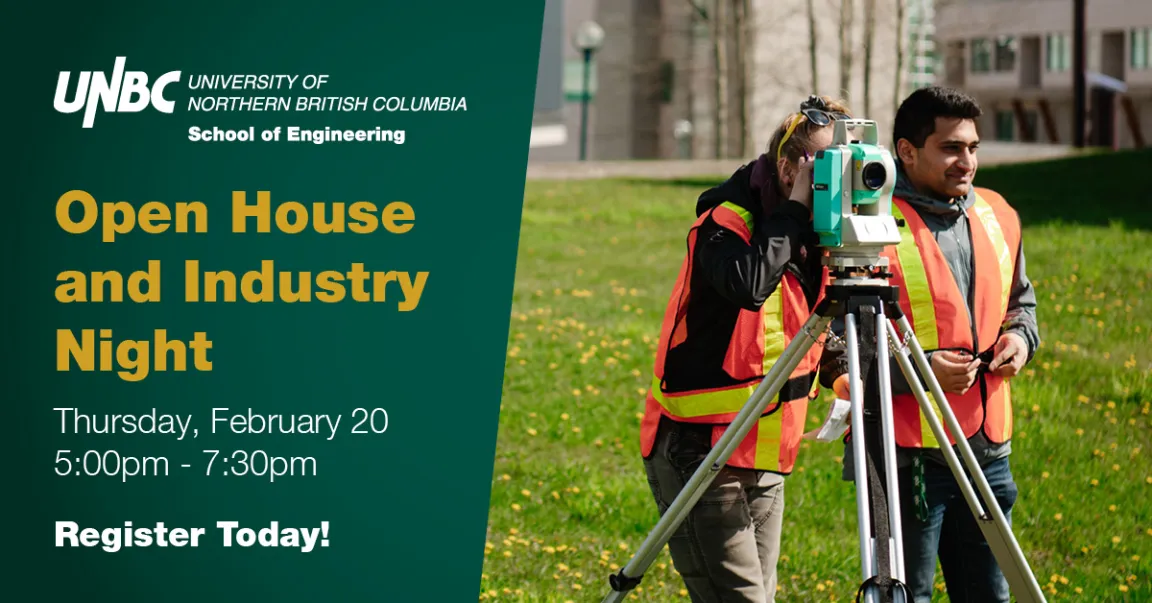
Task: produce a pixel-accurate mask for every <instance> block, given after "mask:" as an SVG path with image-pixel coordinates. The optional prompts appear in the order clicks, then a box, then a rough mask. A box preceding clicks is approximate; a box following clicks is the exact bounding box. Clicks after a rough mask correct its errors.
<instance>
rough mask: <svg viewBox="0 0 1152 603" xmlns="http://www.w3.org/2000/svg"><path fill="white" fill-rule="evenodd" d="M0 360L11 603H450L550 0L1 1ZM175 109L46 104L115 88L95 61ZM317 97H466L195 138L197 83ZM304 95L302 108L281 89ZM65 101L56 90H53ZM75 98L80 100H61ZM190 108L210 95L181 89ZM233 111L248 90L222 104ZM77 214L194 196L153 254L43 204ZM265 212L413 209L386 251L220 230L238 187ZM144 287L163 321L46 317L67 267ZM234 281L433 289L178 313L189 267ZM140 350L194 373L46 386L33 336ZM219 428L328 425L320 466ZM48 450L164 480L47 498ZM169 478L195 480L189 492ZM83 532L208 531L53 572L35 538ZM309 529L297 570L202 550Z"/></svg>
mask: <svg viewBox="0 0 1152 603" xmlns="http://www.w3.org/2000/svg"><path fill="white" fill-rule="evenodd" d="M4 12H5V15H4V18H3V22H4V29H5V32H4V36H3V37H4V43H5V46H6V49H5V57H6V59H7V60H6V63H7V66H8V69H7V70H6V74H5V75H6V80H7V81H8V82H9V83H8V84H7V85H6V86H5V92H4V95H3V100H2V101H0V102H3V103H4V106H3V108H4V116H5V128H4V130H5V133H4V137H3V141H4V144H5V146H6V147H7V148H6V150H5V153H4V156H5V157H6V158H7V159H6V160H5V163H6V169H5V170H4V174H5V180H6V182H5V184H6V186H5V200H4V204H5V208H6V211H5V219H4V221H3V222H4V225H3V228H4V230H3V235H2V241H0V244H2V245H3V250H4V266H3V269H4V274H5V278H4V283H5V286H4V292H3V300H4V301H3V303H4V308H3V332H2V333H0V335H2V337H3V341H4V344H5V345H4V349H5V350H6V353H5V358H4V362H3V366H4V375H3V386H2V387H3V395H2V396H0V398H2V399H3V408H4V422H3V425H4V433H3V437H2V438H0V440H2V441H3V442H4V448H5V450H4V456H3V458H4V461H5V468H6V473H7V475H6V480H5V481H4V485H3V486H2V487H0V490H2V491H3V493H4V499H5V505H4V508H5V510H6V516H7V517H8V518H9V520H10V521H11V523H12V526H11V528H10V529H9V530H6V538H5V541H6V548H7V550H8V554H7V555H6V559H7V561H5V563H4V564H3V566H2V571H3V573H4V581H5V583H6V588H5V591H6V592H5V595H4V596H3V597H2V598H3V599H5V600H12V601H73V600H101V601H123V602H136V601H141V602H142V601H172V602H178V603H179V602H186V601H187V602H192V601H197V602H199V601H216V602H219V603H225V602H232V601H281V602H286V603H291V602H296V601H470V600H474V598H475V597H476V595H477V590H478V585H479V579H480V570H481V564H482V556H483V546H484V532H485V526H486V523H487V522H486V518H487V510H488V500H489V487H490V483H491V470H492V460H493V452H494V451H493V448H494V444H495V436H496V429H497V419H498V412H499V402H500V389H501V387H500V386H501V382H502V371H503V367H504V351H505V342H506V337H507V326H508V313H509V311H510V302H511V288H512V279H513V275H514V268H515V260H516V257H515V254H516V243H517V238H518V230H519V224H520V211H521V201H522V192H523V183H524V168H525V164H526V160H527V149H528V139H529V128H530V123H531V114H532V104H533V97H534V86H535V78H536V70H537V58H538V56H539V44H540V24H541V18H542V12H543V3H540V2H524V1H521V2H504V3H501V4H500V5H499V6H498V7H497V6H496V5H493V4H491V3H472V2H426V3H425V2H371V3H369V2H365V3H360V4H351V3H342V2H322V3H314V4H304V3H292V2H289V3H262V4H260V5H259V6H256V5H250V6H249V5H242V4H241V3H228V4H219V5H209V4H205V3H190V4H180V5H173V6H169V7H158V6H156V5H155V4H153V3H143V2H139V3H120V4H118V5H115V6H113V5H110V4H107V3H86V4H76V5H74V6H67V5H59V4H56V3H42V4H33V3H22V4H18V5H14V6H10V7H7V8H6V9H5V11H4ZM119 55H122V56H126V57H127V69H128V70H141V71H145V72H148V73H149V74H150V76H151V77H152V78H155V77H157V76H158V75H159V74H161V73H164V72H167V71H170V70H182V71H183V79H182V81H181V82H180V83H179V84H178V85H175V86H171V87H170V88H169V93H168V97H169V98H175V100H176V104H177V111H176V113H175V114H173V115H165V114H161V113H158V112H156V111H153V110H147V111H145V112H143V113H136V114H113V113H100V114H98V115H97V117H96V121H95V127H94V128H92V129H82V128H81V127H80V124H81V120H82V115H81V114H71V115H62V114H59V113H56V112H55V111H54V110H53V108H52V98H53V95H54V93H55V88H56V78H57V75H58V73H59V72H60V71H72V72H73V73H74V75H73V78H75V72H78V71H81V70H94V71H107V72H109V73H111V71H112V68H113V64H114V60H115V57H116V56H119ZM198 73H210V74H230V73H237V74H246V73H253V74H298V75H301V76H303V75H305V74H309V73H318V74H326V75H328V76H329V81H328V83H327V84H326V85H325V86H324V87H322V88H321V89H320V90H319V91H315V92H306V91H300V90H292V91H287V90H282V91H269V92H268V94H276V95H286V96H296V95H298V94H316V95H332V96H368V97H375V96H450V97H461V96H463V97H466V98H467V111H458V112H442V113H431V112H423V113H387V112H383V113H374V112H372V111H367V112H356V113H336V112H328V113H317V112H311V113H296V112H290V113H279V112H234V113H226V112H215V113H189V112H188V111H187V110H186V106H187V98H188V96H189V95H190V94H192V93H193V92H190V91H189V90H188V89H187V82H188V79H189V77H190V76H191V75H192V74H198ZM299 81H300V80H298V81H297V84H298V85H299ZM73 82H75V79H73ZM73 85H74V83H73ZM195 94H198V95H199V94H202V92H195ZM232 94H250V93H247V92H246V93H232ZM293 124H295V125H300V126H304V127H319V128H323V127H324V126H332V127H334V128H336V127H353V128H371V127H375V126H380V127H382V128H403V129H405V130H406V135H407V141H406V144H404V145H391V144H379V143H377V144H373V143H367V142H364V143H330V144H323V145H313V144H307V143H294V144H289V143H279V144H269V143H262V142H252V143H192V142H189V141H188V140H187V139H186V132H187V129H188V127H189V126H192V125H202V126H205V127H211V126H213V125H215V126H219V127H221V128H237V127H246V126H249V125H252V126H256V127H257V131H259V130H260V129H261V128H264V127H273V126H276V125H280V126H287V125H293ZM71 189H83V190H86V191H88V192H90V193H91V194H92V195H94V196H95V198H96V200H97V201H98V202H104V201H120V200H124V201H129V202H131V203H132V204H133V205H136V206H139V205H140V204H142V203H144V202H146V201H149V200H159V201H165V202H168V203H175V202H177V201H190V200H199V201H203V202H204V203H206V204H207V205H208V207H209V232H208V233H207V234H202V235H196V234H177V233H166V234H163V235H148V234H145V233H142V232H140V231H136V232H134V233H132V234H129V235H127V236H123V237H122V238H121V239H120V240H119V241H117V242H116V243H114V244H105V243H101V242H100V241H99V239H98V236H97V235H95V234H89V235H83V236H73V235H68V234H66V233H64V232H63V231H61V230H60V229H59V228H58V226H57V225H56V222H55V217H54V204H55V201H56V199H57V198H58V197H59V196H60V195H61V194H63V193H64V192H66V191H68V190H71ZM234 189H242V190H245V191H248V194H249V196H250V197H251V198H253V199H254V198H255V194H256V191H258V190H270V191H272V195H273V202H274V204H275V203H276V202H277V201H286V200H298V201H302V202H306V203H311V202H313V201H329V202H331V201H344V202H348V203H351V202H354V201H358V200H367V201H372V202H374V203H376V204H377V205H379V206H383V205H385V204H387V203H388V202H391V201H396V200H400V201H405V202H407V203H409V204H411V205H412V207H413V208H414V210H415V213H416V221H415V227H414V228H413V229H412V230H411V231H410V232H409V233H407V234H402V235H395V234H390V233H388V232H386V231H384V230H383V229H381V230H379V231H377V233H375V234H372V235H353V234H345V235H329V236H320V235H316V234H312V235H308V234H302V235H295V236H288V235H283V234H268V235H258V234H247V235H236V234H232V233H231V232H230V227H231V217H230V214H229V210H230V203H231V191H232V190H234ZM150 259H155V260H160V261H161V262H162V275H163V278H162V282H163V285H162V292H163V295H164V299H163V302H162V303H159V304H143V305H141V304H132V303H124V304H112V303H104V304H69V305H63V304H58V303H56V301H55V299H54V289H55V285H56V282H55V279H56V275H57V274H58V273H59V272H60V271H63V270H85V271H91V270H119V271H122V272H123V273H125V274H128V273H130V272H131V271H134V270H138V269H144V268H145V267H146V265H147V261H148V260H150ZM185 259H199V260H200V261H201V263H202V267H203V269H206V270H207V269H219V270H232V271H234V272H236V273H237V274H243V273H244V272H245V271H247V270H254V269H257V268H259V266H260V261H261V260H264V259H271V260H274V261H275V262H276V268H277V269H278V270H287V271H313V272H315V271H321V270H339V271H344V270H348V269H349V268H350V267H351V264H352V263H353V262H363V263H364V264H365V268H366V269H367V270H401V271H409V272H413V273H415V272H418V271H428V272H430V277H429V279H428V281H427V286H426V288H425V290H424V294H423V298H422V300H421V303H420V305H419V307H418V309H417V310H416V311H413V312H407V313H403V312H398V311H397V310H396V303H395V300H389V301H388V302H386V303H383V304H357V303H351V302H349V301H345V302H343V303H339V304H324V303H319V302H312V303H308V304H298V305H287V304H282V303H273V304H245V303H236V304H222V303H218V304H185V303H183V301H182V298H183V277H182V269H183V266H182V264H183V261H184V260H185ZM59 328H73V329H83V328H95V329H100V328H110V329H113V331H114V334H115V335H116V337H117V339H119V338H139V339H147V338H148V337H150V335H151V333H152V330H153V329H157V328H164V329H168V331H169V335H170V336H171V337H176V338H185V339H190V338H191V337H192V335H193V333H194V332H195V331H205V332H206V333H207V334H208V337H209V338H210V339H211V340H212V341H213V344H214V348H213V349H212V350H211V352H210V354H211V357H212V360H213V362H214V370H213V371H212V372H208V373H198V372H192V371H189V372H183V373H180V372H167V373H159V372H157V373H153V374H152V375H150V376H149V377H148V378H147V379H145V380H144V381H142V382H139V383H130V382H126V381H123V380H121V379H119V378H117V377H116V376H115V375H114V374H110V373H80V372H69V373H58V372H56V370H55V353H56V350H55V331H56V329H59ZM58 406H67V407H78V408H80V409H82V410H84V411H87V412H89V413H141V412H146V411H148V410H149V409H151V408H157V409H159V411H160V412H166V413H175V414H191V415H193V427H194V428H198V429H199V430H200V433H199V437H197V438H196V439H186V440H184V441H176V440H175V439H174V438H172V437H168V436H162V435H140V434H130V435H123V434H122V435H115V436H90V437H81V436H75V435H70V434H61V433H60V428H59V419H58V415H56V414H55V413H54V412H52V410H51V409H52V408H54V407H58ZM213 407H228V408H231V409H233V410H234V411H236V412H242V411H244V410H246V409H248V408H253V409H255V410H256V411H257V412H263V413H281V414H296V413H315V414H319V413H331V414H337V413H339V414H341V415H343V419H342V422H341V425H340V433H339V434H338V435H337V436H336V438H335V439H333V440H332V441H326V440H325V439H324V438H323V437H322V436H309V435H299V434H297V435H267V434H265V435H233V434H224V435H215V436H213V435H211V434H210V433H208V432H209V431H210V427H211V425H210V421H209V418H210V413H211V410H210V409H211V408H213ZM357 407H364V408H369V409H370V408H374V407H382V408H385V409H387V411H388V413H389V419H390V423H389V429H388V431H387V433H385V434H383V435H379V436H373V435H351V434H349V433H348V431H349V427H350V423H351V416H350V413H351V412H352V410H353V409H354V408H357ZM205 449H218V450H221V451H222V456H223V454H224V453H227V452H230V451H233V450H245V451H257V450H260V451H264V452H266V453H268V454H270V455H283V456H312V457H314V458H315V459H316V460H317V464H318V475H316V476H315V477H296V478H284V479H283V480H282V481H281V480H278V481H276V482H275V483H269V482H268V481H267V480H261V479H259V478H255V477H224V476H222V475H220V474H219V473H220V470H219V468H220V467H221V465H220V461H219V460H217V470H215V471H214V472H213V473H215V474H216V475H213V476H211V477H206V476H205V475H204V468H205V463H206V461H207V458H208V456H207V455H205V454H204V453H203V452H202V451H203V450H205ZM58 450H71V451H73V453H72V455H70V456H73V457H74V456H79V455H81V454H82V453H83V452H84V451H87V450H98V451H104V450H115V451H117V452H118V453H120V454H122V455H139V456H144V455H149V456H165V457H167V458H168V459H169V463H170V473H171V474H170V475H169V476H167V477H138V478H135V479H129V480H128V481H127V483H121V482H119V481H117V480H114V479H111V478H102V479H101V478H91V477H75V476H70V477H58V476H56V475H55V473H54V471H53V467H54V464H53V461H54V459H55V458H56V452H57V451H58ZM183 463H189V464H191V465H192V468H190V469H184V468H181V467H180V465H181V464H183ZM58 520H73V521H77V522H80V524H81V525H82V526H90V527H97V528H104V527H115V526H120V525H123V522H125V521H132V522H133V523H134V524H135V525H137V526H144V525H148V524H152V523H154V522H157V521H163V522H165V524H166V525H168V526H171V527H205V528H209V530H208V535H207V536H208V538H207V540H206V543H205V544H204V545H203V546H201V547H200V548H198V549H191V548H183V549H179V548H168V549H162V548H155V547H153V548H128V549H123V550H121V551H120V552H118V553H114V554H113V553H106V552H103V551H101V550H99V549H72V548H63V549H61V548H55V547H54V546H53V529H54V522H55V521H58ZM220 520H235V521H239V522H242V523H244V524H247V525H251V526H253V527H259V526H260V525H266V524H267V522H270V521H273V520H275V521H278V522H280V523H281V525H282V526H291V527H297V526H299V527H318V526H319V525H320V522H321V521H324V520H327V521H329V522H330V525H331V528H330V534H329V537H330V546H329V547H327V548H318V549H316V550H315V551H313V552H311V553H307V554H304V553H301V552H299V551H296V550H291V549H282V548H240V547H236V548H231V549H225V548H222V547H220V546H219V544H218V542H219V541H218V538H217V535H218V532H217V531H216V530H215V528H214V525H215V522H216V521H220Z"/></svg>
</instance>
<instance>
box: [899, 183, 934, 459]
mask: <svg viewBox="0 0 1152 603" xmlns="http://www.w3.org/2000/svg"><path fill="white" fill-rule="evenodd" d="M892 216H893V217H894V218H896V219H898V220H899V219H903V218H904V214H903V213H901V211H900V207H899V206H898V205H896V204H895V203H893V204H892ZM900 230H901V233H900V243H899V244H898V245H896V255H897V257H898V259H899V261H900V269H901V271H902V272H903V273H904V289H905V290H906V291H905V292H906V294H907V295H908V304H909V305H910V306H911V307H912V318H911V319H910V320H909V322H911V323H912V330H913V332H915V333H916V339H917V340H919V342H920V347H921V348H923V349H924V350H925V351H929V350H935V349H936V348H938V347H940V335H939V332H938V331H937V330H936V305H935V303H934V302H933V301H932V289H931V288H930V287H929V285H928V273H927V272H926V271H925V270H924V260H923V258H921V257H920V249H919V248H918V247H917V246H916V237H915V235H913V233H912V229H911V228H909V227H908V221H907V220H904V226H902V227H901V228H900ZM926 393H927V394H928V400H929V401H930V402H932V411H933V412H934V413H936V419H937V420H939V421H940V424H941V425H943V424H944V414H943V413H941V412H940V407H939V404H940V402H939V401H938V400H936V396H933V395H932V392H931V391H929V392H926ZM920 440H921V442H922V443H923V447H924V448H939V447H940V443H939V442H937V441H936V434H935V433H933V432H932V427H931V425H929V424H928V419H927V418H926V417H925V416H924V410H923V409H920Z"/></svg>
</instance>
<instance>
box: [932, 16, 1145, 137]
mask: <svg viewBox="0 0 1152 603" xmlns="http://www.w3.org/2000/svg"><path fill="white" fill-rule="evenodd" d="M1086 6H1087V10H1086V30H1087V31H1086V53H1085V58H1086V67H1087V72H1088V74H1087V81H1088V94H1087V99H1086V100H1087V104H1088V111H1089V120H1090V122H1089V124H1088V129H1087V137H1088V138H1087V142H1088V144H1090V145H1093V146H1104V147H1113V148H1132V147H1140V146H1144V145H1145V144H1147V142H1148V141H1149V140H1150V139H1152V39H1150V36H1152V34H1150V32H1152V1H1150V0H1089V1H1088V2H1087V5H1086ZM1072 10H1073V3H1072V2H1071V0H937V8H936V14H935V18H936V22H935V26H936V35H937V44H938V47H939V48H941V54H942V58H943V68H942V70H941V71H942V73H941V80H942V83H944V84H946V85H950V86H956V87H958V88H963V89H964V90H966V91H967V92H969V93H970V94H972V95H973V96H974V97H976V98H977V99H978V100H979V101H980V103H981V105H982V107H983V109H984V112H985V117H984V119H983V120H982V122H981V123H980V132H981V137H982V138H985V139H991V140H1011V141H1023V142H1041V143H1059V144H1071V143H1072V142H1073V136H1072V132H1073V124H1074V120H1073V110H1072V107H1073V77H1072V67H1073V57H1072V31H1073V30H1072V23H1073V13H1072Z"/></svg>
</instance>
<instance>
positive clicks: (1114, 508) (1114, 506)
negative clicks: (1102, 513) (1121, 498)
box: [1108, 505, 1116, 513]
mask: <svg viewBox="0 0 1152 603" xmlns="http://www.w3.org/2000/svg"><path fill="white" fill-rule="evenodd" d="M1108 510H1109V511H1111V512H1113V513H1115V512H1116V505H1108Z"/></svg>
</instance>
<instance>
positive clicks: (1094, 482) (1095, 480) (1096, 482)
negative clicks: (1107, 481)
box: [1088, 479, 1100, 487]
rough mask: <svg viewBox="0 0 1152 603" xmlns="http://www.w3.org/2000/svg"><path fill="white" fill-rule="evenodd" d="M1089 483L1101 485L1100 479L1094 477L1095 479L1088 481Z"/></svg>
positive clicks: (1093, 485) (1094, 485)
mask: <svg viewBox="0 0 1152 603" xmlns="http://www.w3.org/2000/svg"><path fill="white" fill-rule="evenodd" d="M1088 483H1090V484H1092V487H1096V486H1099V485H1100V480H1098V479H1094V480H1092V481H1091V482H1088Z"/></svg>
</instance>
